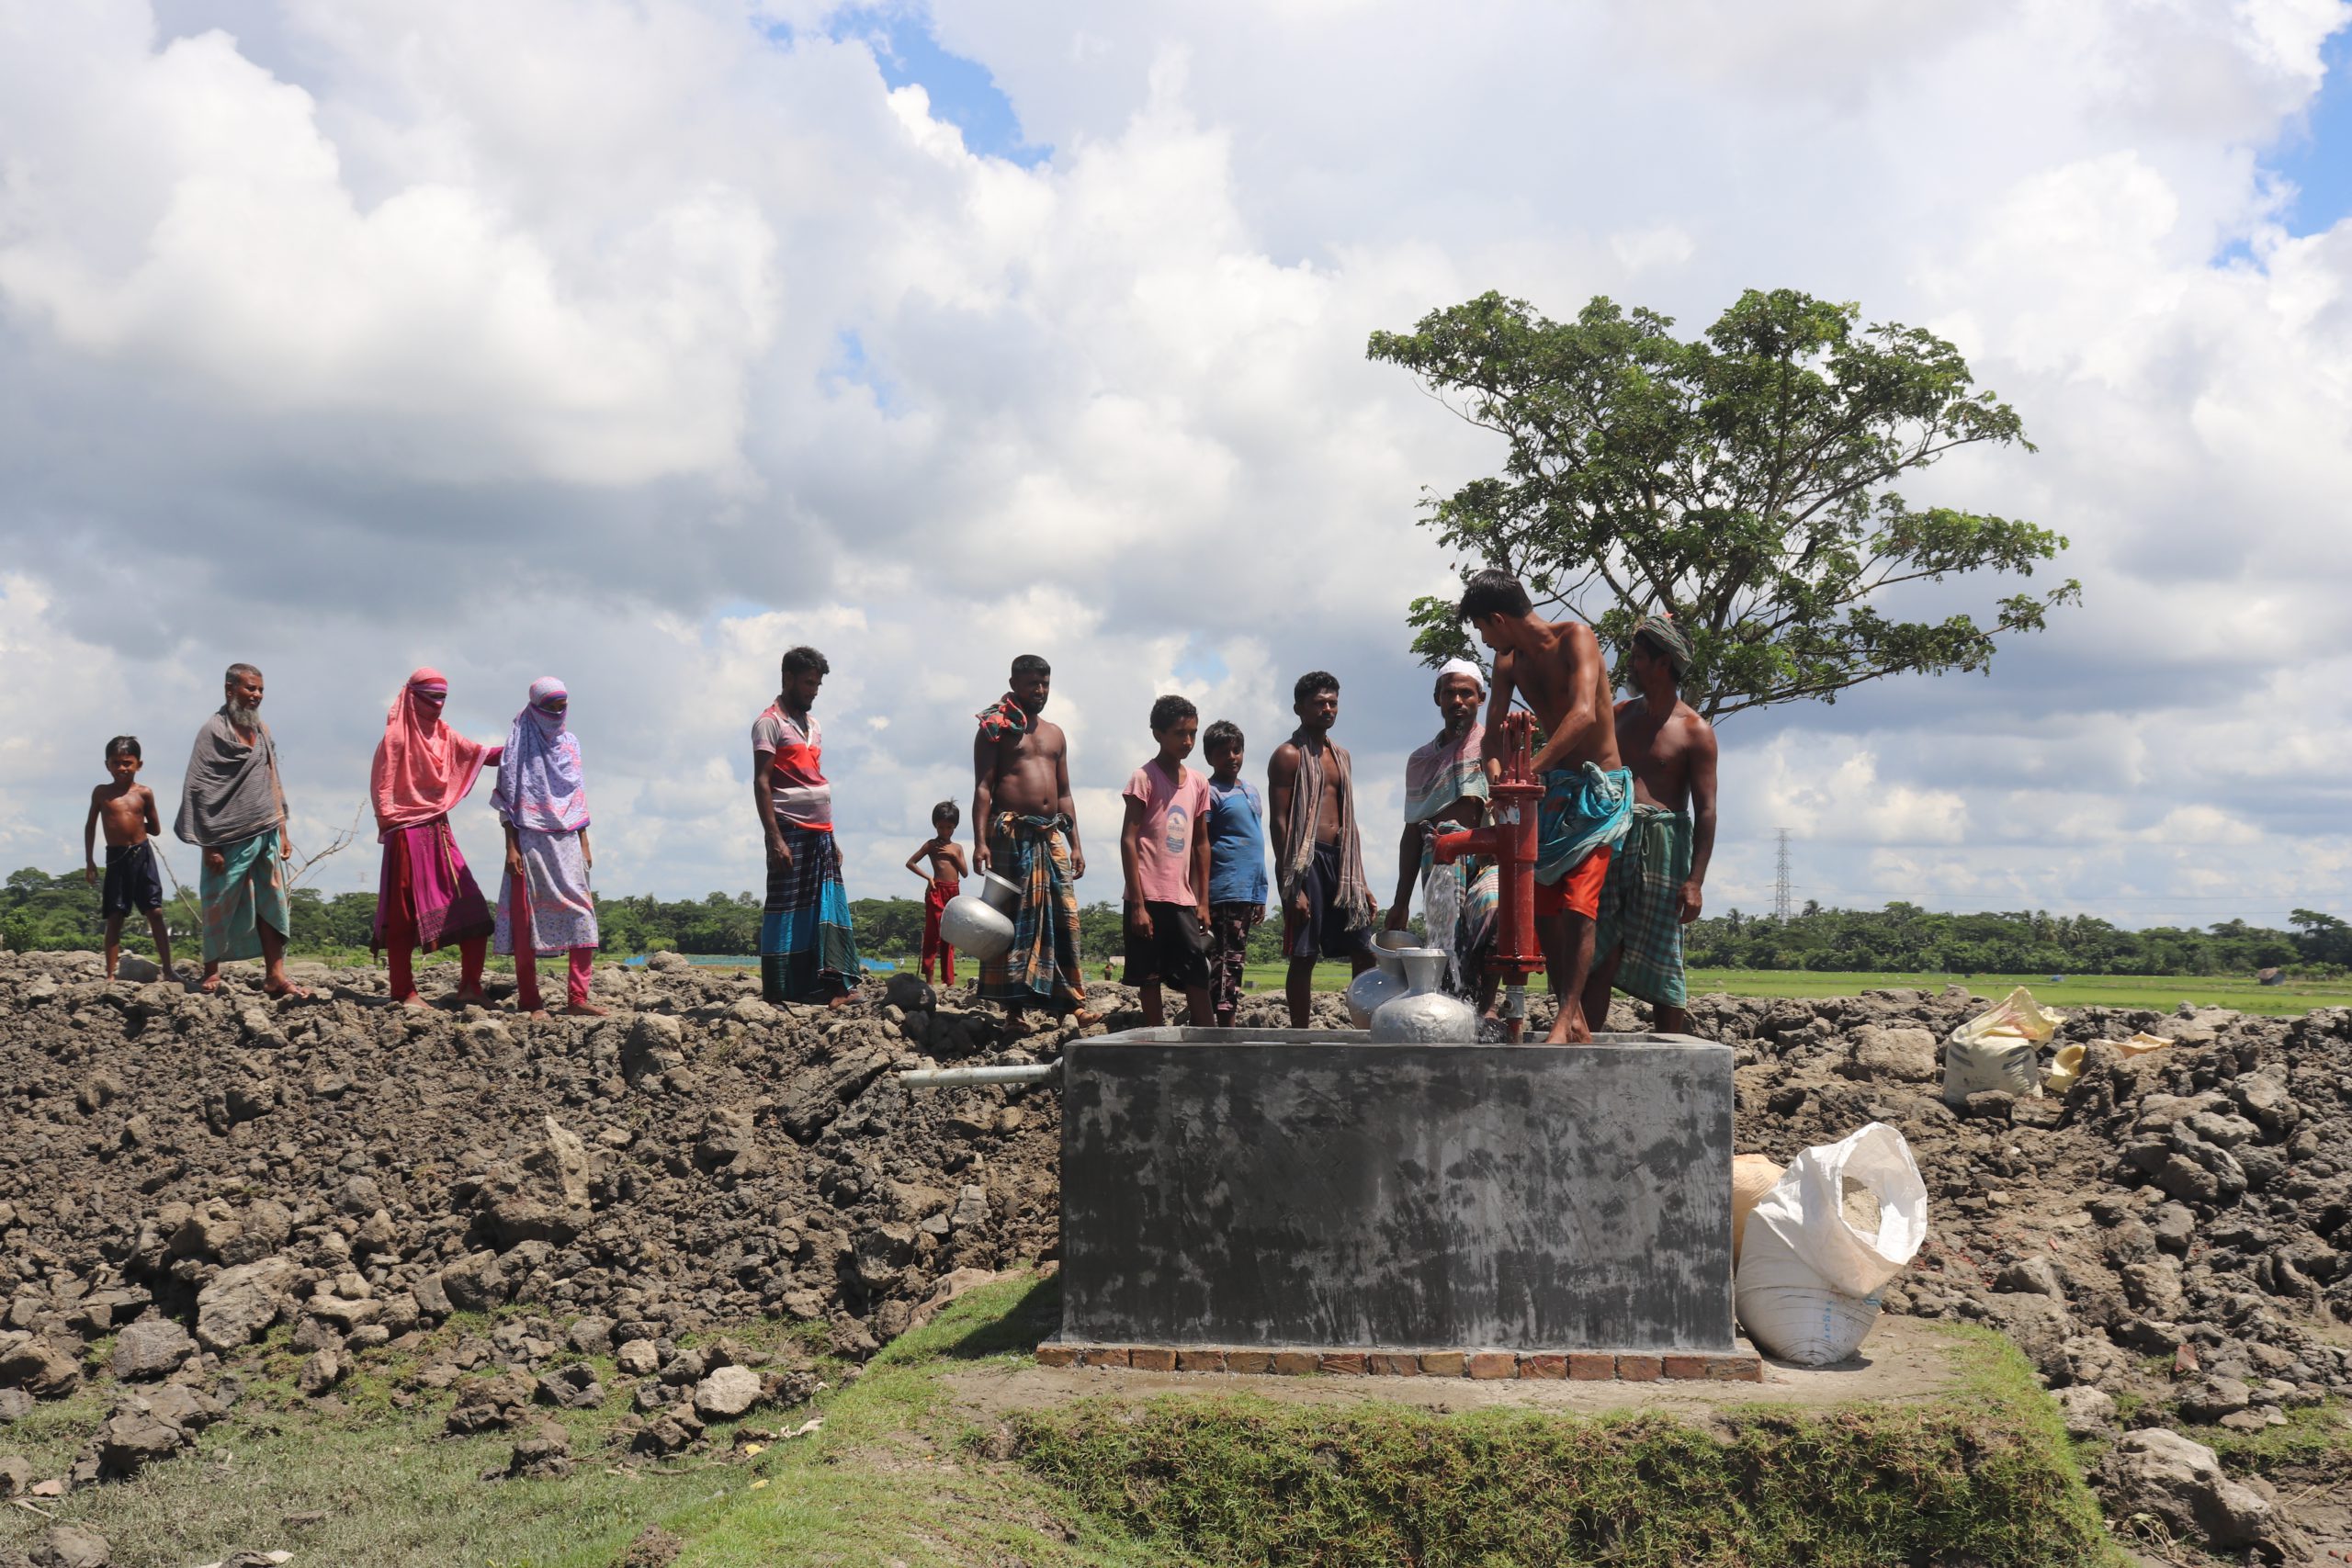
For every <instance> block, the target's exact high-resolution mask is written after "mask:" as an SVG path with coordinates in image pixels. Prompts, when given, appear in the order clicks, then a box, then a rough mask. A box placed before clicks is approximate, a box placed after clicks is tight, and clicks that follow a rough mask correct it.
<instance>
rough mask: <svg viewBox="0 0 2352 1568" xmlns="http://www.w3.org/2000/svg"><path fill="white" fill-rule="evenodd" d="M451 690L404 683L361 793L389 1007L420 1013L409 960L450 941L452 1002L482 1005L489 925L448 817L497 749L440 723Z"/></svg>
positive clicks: (438, 681) (434, 673)
mask: <svg viewBox="0 0 2352 1568" xmlns="http://www.w3.org/2000/svg"><path fill="white" fill-rule="evenodd" d="M448 700H449V682H448V680H447V677H445V676H444V675H443V674H442V673H441V671H438V670H419V671H417V672H416V673H415V674H413V675H411V676H410V677H409V678H408V684H407V685H405V686H404V687H402V688H401V694H400V695H399V696H397V697H394V698H393V699H392V706H391V711H390V713H388V714H386V715H385V716H384V738H383V739H381V740H379V741H378V742H377V743H376V761H375V766H374V767H373V768H372V769H370V770H369V774H368V792H369V794H370V795H372V796H373V797H374V799H375V804H376V837H377V841H378V842H379V843H381V844H382V845H383V846H384V869H383V874H382V876H381V878H380V879H379V882H378V884H377V889H376V931H375V941H374V945H375V946H376V947H378V948H380V949H383V950H385V951H386V952H388V953H390V958H391V966H392V999H393V1000H394V1001H396V1002H403V1003H406V1004H407V1005H408V1006H411V1007H422V1006H424V1003H423V1001H421V1000H420V999H419V998H418V997H417V994H416V976H415V974H414V971H413V968H412V955H413V953H414V952H415V950H416V949H418V948H420V947H421V948H423V949H424V951H425V952H427V953H431V952H433V951H435V949H437V948H441V947H446V946H447V945H449V944H450V943H452V942H455V943H456V944H457V947H458V959H459V961H460V962H459V973H458V998H457V999H458V1001H460V1002H475V1003H480V1002H482V1001H484V1000H485V999H486V998H484V997H483V996H482V990H481V966H482V959H483V957H484V956H485V955H486V954H487V953H488V952H489V949H490V937H491V932H492V929H493V928H494V927H495V925H496V922H495V921H494V920H493V919H492V917H491V913H490V906H489V904H487V903H486V902H484V901H483V899H482V896H481V888H480V887H478V886H475V885H474V874H473V873H472V872H470V871H469V870H467V869H466V857H465V856H464V855H462V854H459V853H458V840H457V838H456V836H455V835H453V834H452V833H451V832H450V831H449V811H450V808H451V807H455V806H456V805H457V804H458V802H459V801H461V800H463V799H465V798H466V796H467V795H468V794H469V793H470V792H471V791H472V789H473V787H474V781H475V780H476V779H479V778H480V777H481V771H482V769H484V768H494V767H496V766H497V765H498V761H499V758H500V756H501V755H502V754H503V752H504V750H505V748H504V747H503V746H484V745H482V744H481V742H480V741H479V740H469V739H466V738H465V737H464V736H462V735H460V734H458V732H457V731H456V730H454V729H452V728H449V727H448V725H447V724H445V723H443V722H442V718H441V709H442V706H443V705H444V704H446V703H447V701H448Z"/></svg>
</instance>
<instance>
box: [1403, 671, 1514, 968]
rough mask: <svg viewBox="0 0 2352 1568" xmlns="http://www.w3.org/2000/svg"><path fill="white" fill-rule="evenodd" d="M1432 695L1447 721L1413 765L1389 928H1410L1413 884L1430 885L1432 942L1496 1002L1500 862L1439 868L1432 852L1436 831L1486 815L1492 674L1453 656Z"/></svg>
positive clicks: (1427, 908) (1426, 901)
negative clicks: (1485, 709) (1484, 719)
mask: <svg viewBox="0 0 2352 1568" xmlns="http://www.w3.org/2000/svg"><path fill="white" fill-rule="evenodd" d="M1432 696H1433V697H1434V698H1435V700H1436V703H1437V710H1438V715H1439V716H1440V717H1441V718H1442V720H1443V721H1444V728H1442V729H1440V730H1439V731H1438V734H1437V738H1436V739H1433V740H1431V741H1430V743H1429V744H1427V745H1426V746H1423V747H1421V748H1419V750H1416V751H1414V753H1413V754H1412V756H1411V757H1410V758H1409V759H1408V760H1407V761H1406V763H1405V830H1404V834H1403V836H1402V837H1401V838H1400V839H1399V840H1397V896H1396V897H1395V898H1394V899H1393V900H1392V901H1391V902H1390V905H1389V909H1388V922H1387V925H1388V929H1389V930H1390V931H1403V930H1405V929H1406V926H1407V924H1408V920H1409V919H1410V918H1411V915H1412V903H1413V885H1414V884H1415V883H1416V882H1417V881H1418V882H1419V883H1420V884H1421V886H1422V899H1421V911H1422V915H1423V917H1424V919H1427V920H1428V921H1429V922H1430V941H1431V942H1432V943H1434V944H1437V945H1440V946H1442V947H1444V948H1445V949H1446V950H1447V952H1448V953H1449V954H1450V955H1451V956H1452V957H1453V988H1454V989H1455V990H1456V991H1458V992H1460V993H1461V994H1462V995H1464V996H1469V995H1472V994H1474V993H1475V994H1476V995H1477V996H1478V998H1479V1000H1480V1002H1481V1005H1482V1006H1490V1005H1491V1004H1492V1002H1493V1000H1494V988H1495V987H1494V980H1493V977H1492V976H1485V975H1483V974H1482V973H1481V970H1482V968H1483V960H1484V957H1485V955H1486V953H1487V950H1488V949H1489V947H1491V945H1492V944H1493V941H1494V932H1495V910H1496V907H1497V885H1498V875H1497V873H1496V870H1495V866H1494V863H1493V862H1491V861H1487V860H1484V859H1481V858H1478V857H1475V856H1473V857H1466V858H1464V860H1462V861H1461V862H1459V863H1456V864H1453V865H1439V864H1436V863H1435V858H1434V857H1433V856H1432V855H1431V854H1430V848H1429V844H1430V836H1431V835H1432V834H1433V833H1436V832H1442V831H1445V830H1447V829H1453V828H1457V827H1461V828H1476V827H1477V826H1478V825H1479V824H1480V823H1482V822H1484V821H1485V820H1486V815H1487V798H1488V795H1487V791H1488V787H1489V785H1490V784H1491V783H1492V780H1491V779H1490V778H1489V776H1488V769H1489V767H1490V765H1491V764H1489V763H1487V762H1486V761H1483V760H1482V759H1481V751H1482V749H1483V747H1484V744H1485V739H1486V727H1485V726H1484V725H1482V724H1480V723H1479V722H1478V709H1479V708H1480V706H1481V705H1484V704H1485V702H1486V700H1487V677H1486V672H1485V671H1482V670H1480V669H1479V668H1478V667H1477V666H1476V664H1473V663H1471V662H1470V661H1469V660H1466V659H1449V660H1446V661H1445V663H1444V665H1443V666H1442V667H1441V668H1440V669H1439V671H1438V672H1437V683H1436V687H1435V690H1434V692H1433V693H1432Z"/></svg>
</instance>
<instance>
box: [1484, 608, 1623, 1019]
mask: <svg viewBox="0 0 2352 1568" xmlns="http://www.w3.org/2000/svg"><path fill="white" fill-rule="evenodd" d="M1454 613H1455V615H1457V616H1458V617H1459V618H1460V619H1462V620H1463V621H1464V622H1466V623H1468V624H1469V626H1471V627H1472V629H1474V630H1475V631H1476V632H1477V634H1478V640H1479V641H1481V642H1483V643H1485V644H1486V645H1487V647H1488V648H1490V649H1493V650H1494V654H1495V689H1494V693H1493V695H1492V697H1491V698H1490V699H1489V701H1488V704H1487V739H1486V750H1487V756H1488V757H1489V758H1492V759H1494V760H1495V761H1497V762H1498V764H1499V762H1500V761H1501V756H1502V750H1501V748H1502V737H1503V717H1504V716H1505V715H1507V714H1509V713H1510V703H1511V697H1512V695H1513V694H1515V693H1516V694H1521V695H1523V696H1525V697H1526V699H1527V705H1528V707H1529V708H1530V709H1532V711H1533V713H1534V715H1535V722H1536V723H1537V724H1538V725H1539V726H1541V727H1542V729H1543V733H1544V737H1545V739H1544V749H1543V750H1540V751H1538V752H1537V753H1536V754H1535V773H1536V776H1537V777H1538V778H1540V779H1542V780H1543V781H1544V803H1543V806H1542V807H1541V818H1540V825H1539V828H1538V838H1537V842H1536V851H1535V884H1536V886H1535V931H1536V935H1537V937H1538V938H1539V939H1540V940H1541V941H1542V942H1543V944H1544V968H1545V970H1546V971H1547V972H1548V973H1549V974H1550V976H1551V981H1552V994H1553V995H1554V996H1555V997H1556V998H1559V1004H1560V1013H1559V1017H1558V1018H1557V1019H1555V1021H1553V1024H1552V1032H1551V1033H1550V1034H1548V1035H1546V1036H1545V1037H1544V1043H1546V1044H1552V1045H1558V1044H1563V1043H1569V1044H1580V1043H1584V1042H1587V1041H1589V1040H1590V1039H1591V1038H1592V1031H1591V1030H1590V1029H1589V1028H1588V1027H1587V1026H1586V1024H1585V1018H1584V1010H1583V1008H1582V1007H1581V1006H1580V1005H1579V1002H1580V999H1581V998H1582V996H1583V994H1584V986H1585V980H1586V978H1587V977H1588V976H1589V973H1590V971H1591V968H1592V927H1593V918H1594V916H1595V915H1597V914H1598V913H1599V912H1600V886H1601V883H1602V882H1603V881H1604V880H1605V879H1606V878H1607V876H1608V874H1609V855H1610V852H1611V849H1613V848H1614V847H1615V845H1616V844H1617V842H1618V840H1621V839H1623V837H1624V836H1625V825H1626V822H1627V821H1628V819H1629V818H1630V817H1631V814H1632V810H1633V802H1634V776H1633V773H1632V772H1631V771H1630V770H1628V769H1627V768H1626V767H1625V765H1624V763H1623V760H1622V759H1620V758H1619V756H1618V754H1617V725H1616V718H1615V714H1614V710H1613V707H1612V705H1611V697H1612V696H1613V695H1614V694H1613V693H1612V692H1611V689H1610V684H1609V663H1608V660H1604V659H1603V658H1602V657H1601V656H1600V638H1598V637H1594V636H1593V635H1592V628H1591V627H1590V626H1586V625H1585V624H1584V623H1583V622H1581V621H1546V620H1542V619H1539V618H1538V617H1537V615H1535V610H1534V605H1533V604H1532V602H1531V601H1530V600H1529V599H1528V597H1527V590H1526V589H1525V588H1523V587H1521V585H1520V582H1519V580H1518V579H1517V578H1515V577H1513V576H1511V575H1510V573H1509V572H1507V571H1498V570H1493V569H1491V568H1490V569H1488V570H1485V571H1481V572H1477V573H1476V574H1474V575H1473V576H1472V577H1471V579H1470V581H1468V582H1467V583H1465V584H1464V586H1463V592H1462V603H1461V604H1460V605H1458V606H1457V607H1456V609H1455V612H1454Z"/></svg>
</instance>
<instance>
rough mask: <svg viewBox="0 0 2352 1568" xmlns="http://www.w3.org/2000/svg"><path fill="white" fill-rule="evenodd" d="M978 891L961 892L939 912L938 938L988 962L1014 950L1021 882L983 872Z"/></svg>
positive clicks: (960, 951) (958, 949) (968, 954)
mask: <svg viewBox="0 0 2352 1568" xmlns="http://www.w3.org/2000/svg"><path fill="white" fill-rule="evenodd" d="M979 883H980V890H979V892H978V893H977V894H972V893H958V894H957V895H956V897H953V898H950V899H949V900H947V904H946V907H945V908H943V909H941V910H940V911H939V940H940V941H942V942H945V943H946V944H947V945H948V946H950V947H952V948H954V949H955V950H956V952H958V953H964V954H966V955H967V956H968V957H971V958H975V959H978V960H979V961H980V962H981V963H983V964H986V963H989V962H991V961H993V960H995V959H999V958H1002V957H1003V956H1004V955H1005V954H1006V953H1011V952H1012V918H1013V916H1015V915H1016V914H1018V913H1020V910H1021V888H1020V886H1019V885H1018V884H1016V883H1013V882H1010V881H1008V880H1006V879H1005V878H1003V877H1001V876H999V875H998V874H996V873H995V872H992V871H984V872H982V873H980V876H979Z"/></svg>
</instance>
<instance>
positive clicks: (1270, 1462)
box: [1013, 1336, 2117, 1568]
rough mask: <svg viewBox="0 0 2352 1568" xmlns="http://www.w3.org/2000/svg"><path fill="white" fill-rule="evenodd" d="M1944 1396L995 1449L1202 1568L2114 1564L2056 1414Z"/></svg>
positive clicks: (1290, 1418)
mask: <svg viewBox="0 0 2352 1568" xmlns="http://www.w3.org/2000/svg"><path fill="white" fill-rule="evenodd" d="M1961 1349H1962V1355H1963V1356H1964V1358H1965V1359H1966V1362H1967V1366H1968V1373H1967V1376H1966V1378H1965V1380H1964V1385H1963V1388H1962V1391H1961V1392H1960V1393H1958V1394H1957V1395H1955V1396H1954V1397H1951V1398H1949V1399H1944V1400H1939V1401H1935V1402H1931V1403H1928V1404H1917V1405H1902V1406H1867V1405H1861V1406H1854V1407H1850V1408H1840V1409H1832V1410H1826V1411H1818V1412H1815V1411H1804V1412H1800V1411H1793V1410H1789V1409H1785V1408H1775V1407H1772V1406H1769V1405H1754V1406H1748V1407H1745V1408H1740V1409H1735V1410H1731V1411H1728V1412H1725V1413H1724V1415H1723V1416H1721V1417H1720V1418H1719V1419H1718V1420H1717V1421H1716V1423H1715V1429H1714V1430H1702V1428H1700V1427H1695V1426H1692V1425H1691V1424H1689V1423H1686V1422H1683V1421H1680V1420H1677V1419H1673V1418H1670V1417H1667V1416H1654V1415H1646V1414H1633V1415H1621V1416H1598V1417H1582V1416H1561V1415H1555V1414H1549V1413H1536V1412H1531V1411H1506V1410H1482V1411H1476V1412H1473V1413H1470V1414H1467V1415H1439V1414H1433V1413H1430V1412H1428V1411H1424V1410H1419V1409H1415V1408H1408V1407H1403V1406H1394V1405H1363V1406H1355V1407H1351V1408H1348V1409H1344V1410H1332V1409H1328V1408H1312V1407H1294V1406H1284V1405H1278V1404H1272V1403H1270V1402H1268V1401H1265V1400H1262V1399H1257V1398H1252V1397H1249V1396H1245V1395H1232V1396H1227V1397H1223V1398H1216V1399H1202V1398H1197V1397H1171V1398H1168V1399H1163V1400H1159V1401H1155V1402H1153V1403H1151V1404H1146V1405H1143V1406H1141V1407H1122V1406H1116V1405H1114V1404H1110V1403H1109V1402H1105V1401H1099V1400H1089V1401H1082V1402H1080V1403H1079V1404H1074V1405H1071V1406H1069V1407H1066V1408H1064V1409H1061V1410H1058V1411H1053V1412H1047V1413H1035V1414H1028V1415H1023V1416H1019V1417H1017V1418H1016V1419H1015V1420H1014V1422H1013V1430H1014V1439H1015V1452H1016V1454H1017V1456H1018V1457H1019V1459H1020V1460H1021V1461H1022V1462H1023V1464H1024V1465H1025V1466H1026V1467H1027V1468H1028V1469H1029V1470H1030V1471H1031V1472H1033V1473H1035V1474H1036V1475H1038V1476H1039V1477H1041V1478H1043V1479H1046V1480H1047V1481H1049V1482H1050V1483H1053V1484H1054V1485H1055V1486H1056V1487H1057V1488H1059V1489H1060V1490H1061V1491H1063V1492H1064V1493H1065V1494H1066V1495H1069V1497H1070V1498H1071V1499H1073V1501H1075V1502H1076V1504H1077V1505H1078V1506H1080V1507H1081V1508H1082V1509H1084V1510H1085V1511H1086V1512H1087V1513H1088V1514H1090V1515H1092V1516H1094V1517H1098V1518H1100V1519H1102V1520H1104V1521H1106V1522H1110V1523H1113V1524H1115V1525H1116V1526H1117V1527H1119V1528H1120V1529H1124V1530H1126V1531H1128V1532H1131V1533H1132V1534H1133V1535H1134V1536H1136V1537H1138V1538H1141V1539H1142V1540H1145V1541H1148V1543H1150V1544H1151V1545H1153V1546H1154V1547H1156V1548H1158V1549H1159V1551H1161V1552H1163V1553H1165V1554H1167V1555H1168V1556H1170V1557H1182V1558H1183V1559H1185V1560H1188V1561H1197V1562H1213V1563H1283V1564H1293V1563H1303V1564H1333V1565H1338V1564H1348V1565H1350V1568H1372V1565H1377V1564H1389V1563H1394V1564H1399V1565H1403V1564H1412V1565H1415V1568H1440V1565H1445V1564H1463V1565H1472V1564H1481V1565H1483V1564H1500V1563H1506V1562H1508V1563H1514V1564H1547V1565H1560V1568H1568V1565H1575V1564H1602V1563H1606V1564H1610V1565H1611V1568H1644V1565H1656V1568H1668V1565H1672V1568H1692V1565H1704V1564H1720V1565H1723V1568H1732V1565H1746V1564H1751V1563H1760V1562H1804V1563H1810V1564H1817V1565H1819V1568H1879V1565H1881V1564H1885V1563H1901V1562H1917V1563H1930V1562H1963V1561H1965V1562H1981V1563H1985V1564H2000V1565H2004V1568H2038V1565H2042V1564H2047V1565H2049V1568H2060V1565H2062V1564H2063V1565H2064V1568H2080V1565H2082V1564H2086V1563H2098V1562H2114V1561H2116V1560H2117V1558H2116V1554H2115V1551H2114V1548H2113V1546H2112V1544H2111V1543H2110V1542H2109V1539H2108V1536H2107V1533H2106V1530H2105V1529H2104V1527H2103V1526H2102V1524H2101V1523H2100V1520H2099V1517H2098V1508H2097V1506H2096V1505H2095V1504H2094V1503H2093V1502H2092V1500H2091V1498H2090V1495H2089V1494H2088V1492H2087V1491H2086V1489H2085V1487H2084V1485H2083V1482H2082V1477H2081V1474H2080V1472H2078V1471H2077V1470H2076V1468H2075V1462H2074V1460H2073V1457H2072V1455H2071V1453H2070V1452H2069V1450H2068V1449H2067V1446H2066V1440H2065V1433H2064V1424H2063V1422H2062V1421H2061V1419H2060V1418H2059V1416H2058V1412H2057V1410H2056V1409H2055V1407H2054V1406H2053V1405H2052V1404H2051V1403H2050V1402H2049V1400H2048V1399H2047V1398H2045V1397H2044V1396H2043V1395H2042V1394H2041V1391H2040V1390H2039V1389H2038V1388H2037V1387H2035V1385H2034V1383H2033V1381H2032V1378H2031V1374H2030V1371H2028V1370H2027V1368H2026V1367H2025V1364H2024V1362H2023V1361H2022V1359H2019V1358H2018V1356H2017V1355H2016V1352H2015V1351H2014V1350H2011V1349H2009V1348H2007V1346H2006V1345H2004V1344H2001V1343H1999V1342H1998V1341H1997V1340H1996V1339H1994V1338H1993V1337H1990V1336H1983V1337H1970V1338H1968V1339H1966V1340H1964V1341H1963V1342H1962V1347H1961Z"/></svg>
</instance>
